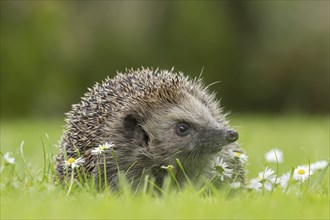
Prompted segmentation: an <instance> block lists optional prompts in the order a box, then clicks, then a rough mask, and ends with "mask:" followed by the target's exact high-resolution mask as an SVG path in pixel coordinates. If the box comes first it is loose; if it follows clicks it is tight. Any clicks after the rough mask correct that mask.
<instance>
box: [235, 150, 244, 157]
mask: <svg viewBox="0 0 330 220" xmlns="http://www.w3.org/2000/svg"><path fill="white" fill-rule="evenodd" d="M234 153H235V154H236V156H238V157H240V156H241V155H242V154H241V153H240V152H236V151H235V152H234Z"/></svg>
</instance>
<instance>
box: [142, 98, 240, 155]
mask: <svg viewBox="0 0 330 220" xmlns="http://www.w3.org/2000/svg"><path fill="white" fill-rule="evenodd" d="M217 115H220V114H218V112H212V111H211V110H210V108H209V107H208V106H207V104H205V103H203V102H202V101H200V100H199V99H197V98H196V97H194V96H192V95H190V94H186V95H185V98H183V99H182V100H181V101H180V103H178V104H175V105H172V106H171V107H170V108H164V109H159V112H157V111H156V112H155V114H154V115H152V117H151V118H150V119H148V120H147V121H146V122H145V123H144V124H143V125H142V127H143V129H144V131H145V133H146V134H147V135H148V142H149V143H148V146H149V148H150V150H151V151H152V152H155V154H157V155H158V154H161V155H164V156H165V155H166V156H168V154H171V155H172V156H175V154H180V155H181V154H183V155H201V154H214V153H217V152H219V151H220V150H221V149H222V148H223V147H224V146H226V145H228V144H230V143H232V142H235V141H236V140H237V139H238V133H237V132H236V131H235V130H233V129H230V128H229V127H228V125H227V123H226V121H225V119H224V118H223V117H221V118H220V117H216V116H217Z"/></svg>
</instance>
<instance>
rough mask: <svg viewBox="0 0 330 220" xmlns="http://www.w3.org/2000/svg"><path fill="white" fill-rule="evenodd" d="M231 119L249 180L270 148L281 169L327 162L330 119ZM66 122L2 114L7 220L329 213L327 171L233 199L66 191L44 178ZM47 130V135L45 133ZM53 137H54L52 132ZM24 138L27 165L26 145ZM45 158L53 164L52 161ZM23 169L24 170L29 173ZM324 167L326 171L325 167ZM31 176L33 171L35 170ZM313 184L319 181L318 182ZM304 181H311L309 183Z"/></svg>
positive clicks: (183, 193)
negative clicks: (292, 186)
mask: <svg viewBox="0 0 330 220" xmlns="http://www.w3.org/2000/svg"><path fill="white" fill-rule="evenodd" d="M230 119H231V125H232V126H233V127H235V128H236V129H237V130H238V131H239V134H240V139H239V141H240V143H241V144H242V147H243V148H244V149H245V150H246V152H247V154H248V155H249V164H248V166H247V169H248V171H249V173H248V178H249V179H252V178H255V177H257V176H258V172H260V171H262V170H263V168H264V167H265V166H266V165H267V166H268V167H270V168H272V169H274V170H276V169H277V167H276V164H267V163H266V161H265V158H264V154H265V153H266V152H267V151H269V150H271V149H272V148H275V147H276V148H278V149H280V150H282V151H283V154H284V162H283V163H282V164H279V167H278V173H279V175H281V174H283V173H285V172H288V171H290V170H291V169H292V167H296V166H298V165H301V164H308V163H309V161H310V162H311V163H313V162H315V161H320V160H326V161H329V117H328V116H305V115H278V116H275V115H272V116H260V115H259V116H239V115H232V116H231V117H230ZM63 124H64V122H63V120H62V119H60V120H55V119H53V120H41V119H39V120H37V119H29V120H27V119H26V120H12V121H8V120H2V121H1V152H2V153H3V154H4V153H6V152H11V153H12V156H14V157H15V158H16V164H15V166H16V167H14V166H12V165H7V166H4V160H3V157H1V161H0V165H1V166H2V168H1V169H2V171H1V180H0V184H1V188H0V192H1V209H0V213H1V215H0V217H1V219H59V218H66V219H74V218H76V219H83V218H84V219H86V218H92V219H100V218H116V219H118V218H140V219H147V218H150V219H159V218H186V219H193V218H199V219H210V218H216V219H220V218H224V219H228V218H243V219H247V218H252V219H257V218H260V219H265V218H268V219H274V218H282V219H283V218H284V219H288V218H295V219H329V217H330V216H329V169H328V170H326V172H325V175H324V176H323V178H321V176H322V175H321V173H322V172H321V171H319V172H315V173H314V175H313V176H312V178H311V179H310V183H309V185H307V186H306V188H307V190H304V191H303V194H299V195H296V193H288V194H284V193H283V192H282V191H281V190H280V189H277V190H276V191H274V192H267V191H263V192H261V193H260V192H255V191H252V192H248V191H246V190H240V191H237V192H236V193H235V194H234V195H233V196H231V197H225V196H224V195H225V193H224V192H221V191H219V192H215V193H214V194H213V195H204V194H201V193H198V192H197V191H194V190H192V189H186V190H183V191H181V192H171V191H167V192H166V193H165V194H164V195H163V196H162V197H160V196H152V195H151V194H149V193H145V194H144V193H139V194H137V195H133V193H130V192H128V191H127V192H124V193H122V194H120V195H118V194H114V193H110V192H95V191H93V190H91V191H88V190H80V191H79V190H76V191H75V192H73V193H72V194H70V195H69V196H67V195H66V194H67V190H65V189H63V188H61V187H58V186H54V184H52V183H51V182H49V181H46V180H43V179H42V177H43V170H44V167H45V166H44V156H43V144H42V141H41V139H42V140H43V142H44V146H45V147H46V148H47V149H48V147H50V148H51V150H52V151H53V152H54V153H56V152H57V149H56V148H55V147H54V144H56V143H57V142H58V140H59V138H60V135H61V133H62V126H63ZM46 133H47V135H45V134H46ZM47 137H48V138H47ZM22 141H24V145H23V146H24V148H23V150H24V156H25V161H26V164H27V169H25V168H24V166H23V161H22V158H21V156H20V155H19V153H20V144H21V142H22ZM46 164H47V163H46ZM14 168H15V170H16V171H17V172H18V173H19V174H20V175H21V176H24V175H25V176H26V177H25V178H26V179H28V181H24V180H22V181H21V182H20V181H17V180H16V181H14V179H13V178H11V175H12V170H13V169H14ZM24 173H25V174H24ZM323 173H324V172H323ZM29 175H30V176H29ZM314 183H315V187H312V186H313V184H314ZM305 185H306V184H305Z"/></svg>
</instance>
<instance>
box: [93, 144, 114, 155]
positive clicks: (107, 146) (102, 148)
mask: <svg viewBox="0 0 330 220" xmlns="http://www.w3.org/2000/svg"><path fill="white" fill-rule="evenodd" d="M114 146H115V145H114V144H113V143H112V142H110V143H108V142H106V143H105V144H101V145H99V146H98V147H96V148H94V149H93V150H91V154H93V155H99V154H102V153H103V152H105V151H106V150H108V149H112V148H113V147H114Z"/></svg>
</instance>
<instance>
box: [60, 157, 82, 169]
mask: <svg viewBox="0 0 330 220" xmlns="http://www.w3.org/2000/svg"><path fill="white" fill-rule="evenodd" d="M84 162H85V159H84V158H82V157H79V158H77V159H75V158H73V157H70V158H69V159H68V160H66V161H64V167H65V168H67V167H71V168H72V169H74V168H76V167H79V166H80V165H81V164H83V163H84Z"/></svg>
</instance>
